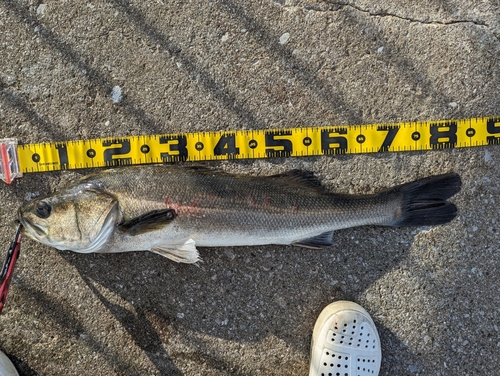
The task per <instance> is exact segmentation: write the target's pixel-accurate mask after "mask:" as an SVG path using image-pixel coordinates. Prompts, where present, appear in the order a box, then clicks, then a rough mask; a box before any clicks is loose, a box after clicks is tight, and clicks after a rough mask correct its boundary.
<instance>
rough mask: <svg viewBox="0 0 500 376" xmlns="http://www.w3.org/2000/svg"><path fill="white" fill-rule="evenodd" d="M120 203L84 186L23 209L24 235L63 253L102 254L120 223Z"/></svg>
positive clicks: (88, 185) (21, 216) (31, 203)
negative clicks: (102, 249) (64, 251)
mask: <svg viewBox="0 0 500 376" xmlns="http://www.w3.org/2000/svg"><path fill="white" fill-rule="evenodd" d="M118 206H119V205H118V200H117V199H116V198H115V197H114V196H112V195H110V194H108V193H106V192H104V191H102V190H100V189H96V188H95V187H93V186H92V185H90V184H80V185H77V186H75V187H72V188H68V189H66V190H63V191H61V192H56V193H54V194H52V195H51V196H47V197H44V198H40V199H37V200H34V201H31V202H29V203H27V204H26V205H24V206H22V207H21V208H20V209H19V221H20V223H21V224H22V226H23V234H25V235H27V236H28V237H30V238H32V239H34V240H37V241H39V242H40V243H43V244H47V245H49V246H51V247H54V248H57V249H61V250H71V251H76V252H82V253H90V252H96V251H99V249H101V248H102V247H103V246H104V245H105V244H106V243H107V241H108V240H109V238H110V237H111V235H112V233H113V232H114V230H115V225H116V223H117V222H118V221H119V218H120V211H119V207H118Z"/></svg>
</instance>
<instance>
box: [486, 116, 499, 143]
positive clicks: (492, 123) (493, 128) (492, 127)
mask: <svg viewBox="0 0 500 376" xmlns="http://www.w3.org/2000/svg"><path fill="white" fill-rule="evenodd" d="M496 124H499V125H498V126H497V125H496ZM486 130H487V131H488V133H489V134H498V133H500V118H496V119H489V120H488V121H487V122H486ZM486 139H487V140H488V144H490V145H498V144H500V137H495V136H488V137H487V138H486Z"/></svg>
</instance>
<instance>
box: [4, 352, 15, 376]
mask: <svg viewBox="0 0 500 376" xmlns="http://www.w3.org/2000/svg"><path fill="white" fill-rule="evenodd" d="M0 376H19V373H17V370H16V367H14V364H12V362H11V361H10V359H9V358H7V355H5V354H4V353H3V352H2V351H0Z"/></svg>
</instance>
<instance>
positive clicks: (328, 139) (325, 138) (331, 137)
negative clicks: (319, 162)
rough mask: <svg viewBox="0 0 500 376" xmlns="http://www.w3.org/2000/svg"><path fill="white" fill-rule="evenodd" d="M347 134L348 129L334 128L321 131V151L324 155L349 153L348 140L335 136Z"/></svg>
mask: <svg viewBox="0 0 500 376" xmlns="http://www.w3.org/2000/svg"><path fill="white" fill-rule="evenodd" d="M335 134H338V135H341V134H347V128H333V129H325V130H322V131H321V150H322V151H323V154H325V155H329V154H344V153H345V152H346V151H347V138H345V137H344V136H335Z"/></svg>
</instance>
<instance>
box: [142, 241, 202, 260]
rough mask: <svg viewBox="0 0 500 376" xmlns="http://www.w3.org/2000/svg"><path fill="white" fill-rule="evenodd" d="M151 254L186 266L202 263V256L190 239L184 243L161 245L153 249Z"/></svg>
mask: <svg viewBox="0 0 500 376" xmlns="http://www.w3.org/2000/svg"><path fill="white" fill-rule="evenodd" d="M151 252H154V253H157V254H159V255H162V256H164V257H166V258H168V259H170V260H172V261H175V262H183V263H185V264H194V263H196V262H198V261H200V254H199V253H198V250H197V249H196V243H195V241H194V240H193V239H188V240H186V241H185V242H184V243H175V244H160V245H157V246H156V247H153V248H151Z"/></svg>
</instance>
